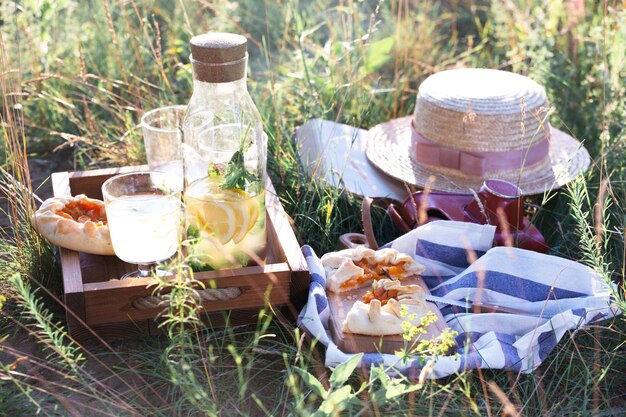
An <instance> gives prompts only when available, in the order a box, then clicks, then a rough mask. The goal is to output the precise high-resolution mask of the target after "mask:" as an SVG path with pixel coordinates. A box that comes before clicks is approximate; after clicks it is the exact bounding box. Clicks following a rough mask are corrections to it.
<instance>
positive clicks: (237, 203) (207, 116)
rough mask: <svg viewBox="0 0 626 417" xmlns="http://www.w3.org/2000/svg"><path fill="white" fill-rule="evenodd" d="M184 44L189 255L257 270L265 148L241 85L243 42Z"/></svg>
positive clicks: (198, 39)
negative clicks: (189, 79) (188, 67)
mask: <svg viewBox="0 0 626 417" xmlns="http://www.w3.org/2000/svg"><path fill="white" fill-rule="evenodd" d="M190 44H191V62H192V65H193V74H194V81H193V82H194V88H193V94H192V96H191V99H190V101H189V104H188V106H187V110H186V112H185V115H184V117H183V123H182V148H183V160H184V177H185V178H184V179H185V216H186V221H187V234H188V238H189V239H188V241H189V248H188V249H189V251H188V252H189V253H190V255H191V257H192V259H193V260H195V261H197V262H201V263H203V264H208V266H209V267H210V268H213V269H221V268H227V267H235V266H245V265H247V264H248V263H250V261H252V262H253V263H257V264H258V263H262V262H263V261H264V257H265V255H264V254H265V244H266V234H265V189H264V184H265V178H266V175H267V174H266V155H267V141H266V136H265V134H264V133H263V125H262V121H261V116H260V114H259V111H258V110H257V108H256V106H255V104H254V102H253V101H252V98H251V97H250V94H249V93H248V90H247V86H246V68H247V62H248V53H247V40H246V38H245V37H243V36H241V35H236V34H232V33H207V34H204V35H199V36H195V37H193V38H192V39H191V42H190Z"/></svg>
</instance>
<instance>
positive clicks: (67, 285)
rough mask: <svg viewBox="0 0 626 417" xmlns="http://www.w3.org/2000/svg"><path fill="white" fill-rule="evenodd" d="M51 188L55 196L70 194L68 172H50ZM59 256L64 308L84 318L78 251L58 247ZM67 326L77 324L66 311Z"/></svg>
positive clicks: (72, 316) (83, 299)
mask: <svg viewBox="0 0 626 417" xmlns="http://www.w3.org/2000/svg"><path fill="white" fill-rule="evenodd" d="M52 190H53V192H54V195H55V196H57V197H62V196H68V195H71V189H70V182H69V174H68V173H67V172H57V173H54V174H52ZM59 253H60V258H61V272H62V274H63V289H64V301H65V308H66V309H67V310H69V311H72V312H73V313H74V314H75V315H76V316H78V317H79V318H80V319H82V320H85V298H84V297H83V279H82V274H81V269H80V258H79V254H78V252H75V251H73V250H69V249H65V248H59ZM66 319H67V323H68V325H69V326H77V325H79V321H78V320H76V318H75V317H74V315H73V314H70V313H69V312H66Z"/></svg>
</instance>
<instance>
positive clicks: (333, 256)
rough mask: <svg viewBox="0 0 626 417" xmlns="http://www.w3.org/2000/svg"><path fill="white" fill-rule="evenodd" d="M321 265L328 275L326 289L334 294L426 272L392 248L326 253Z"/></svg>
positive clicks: (356, 249) (359, 248)
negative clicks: (385, 279) (382, 280)
mask: <svg viewBox="0 0 626 417" xmlns="http://www.w3.org/2000/svg"><path fill="white" fill-rule="evenodd" d="M321 261H322V265H323V266H324V270H325V271H326V289H327V290H328V291H332V292H335V293H340V292H345V291H350V290H353V289H355V288H361V287H366V286H368V285H371V283H372V282H373V281H376V280H379V279H382V278H392V279H399V280H403V279H405V278H408V277H411V276H415V275H419V274H421V273H422V272H423V271H424V267H423V266H422V265H420V264H418V263H417V262H415V261H414V260H413V258H411V257H410V256H409V255H406V254H403V253H400V252H398V251H397V250H395V249H390V248H386V249H380V250H378V251H374V250H372V249H368V248H365V247H357V248H354V249H344V250H341V251H338V252H331V253H327V254H326V255H324V256H322V258H321Z"/></svg>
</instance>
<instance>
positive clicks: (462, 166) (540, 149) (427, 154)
mask: <svg viewBox="0 0 626 417" xmlns="http://www.w3.org/2000/svg"><path fill="white" fill-rule="evenodd" d="M411 133H412V136H413V140H412V145H411V147H412V154H413V155H412V157H413V160H414V161H415V162H418V163H422V164H426V165H437V166H440V167H445V168H451V169H456V170H459V171H461V172H463V173H465V174H467V175H472V176H476V177H483V176H485V175H487V174H488V173H489V172H496V171H508V170H512V169H517V168H522V167H523V166H530V165H534V164H536V163H538V162H541V161H542V160H543V159H544V158H546V156H547V155H548V151H549V146H550V144H549V143H548V140H547V139H545V138H544V139H542V140H540V141H539V142H537V143H535V144H533V145H532V146H530V147H528V148H522V149H516V150H512V151H500V152H466V151H461V150H459V149H453V148H448V147H445V146H441V145H439V144H437V143H434V142H431V141H429V140H428V139H426V138H425V137H423V136H422V135H420V134H419V133H418V132H417V131H416V130H415V127H414V126H413V123H411Z"/></svg>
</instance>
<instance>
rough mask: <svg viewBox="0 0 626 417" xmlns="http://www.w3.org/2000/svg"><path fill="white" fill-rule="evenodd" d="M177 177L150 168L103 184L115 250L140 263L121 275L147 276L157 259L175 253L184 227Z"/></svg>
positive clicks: (120, 256)
mask: <svg viewBox="0 0 626 417" xmlns="http://www.w3.org/2000/svg"><path fill="white" fill-rule="evenodd" d="M178 180H179V178H176V177H175V176H173V175H171V174H166V173H163V172H155V171H148V172H133V173H130V174H123V175H118V176H115V177H112V178H109V179H108V180H107V181H105V183H104V184H102V195H103V197H104V204H105V207H106V212H107V220H108V223H109V230H110V233H111V241H112V243H113V250H114V251H115V254H116V255H117V257H118V258H120V259H121V260H123V261H125V262H128V263H133V264H137V265H138V267H139V269H138V271H136V272H132V273H130V274H127V275H125V276H124V277H122V278H129V277H148V276H150V275H151V269H152V267H153V266H154V265H155V264H156V263H157V262H160V261H164V260H167V259H169V258H171V257H172V256H173V255H174V254H175V253H176V251H177V249H178V246H179V242H180V233H181V230H182V228H181V221H182V205H181V200H180V196H181V187H180V186H179V185H178Z"/></svg>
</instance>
